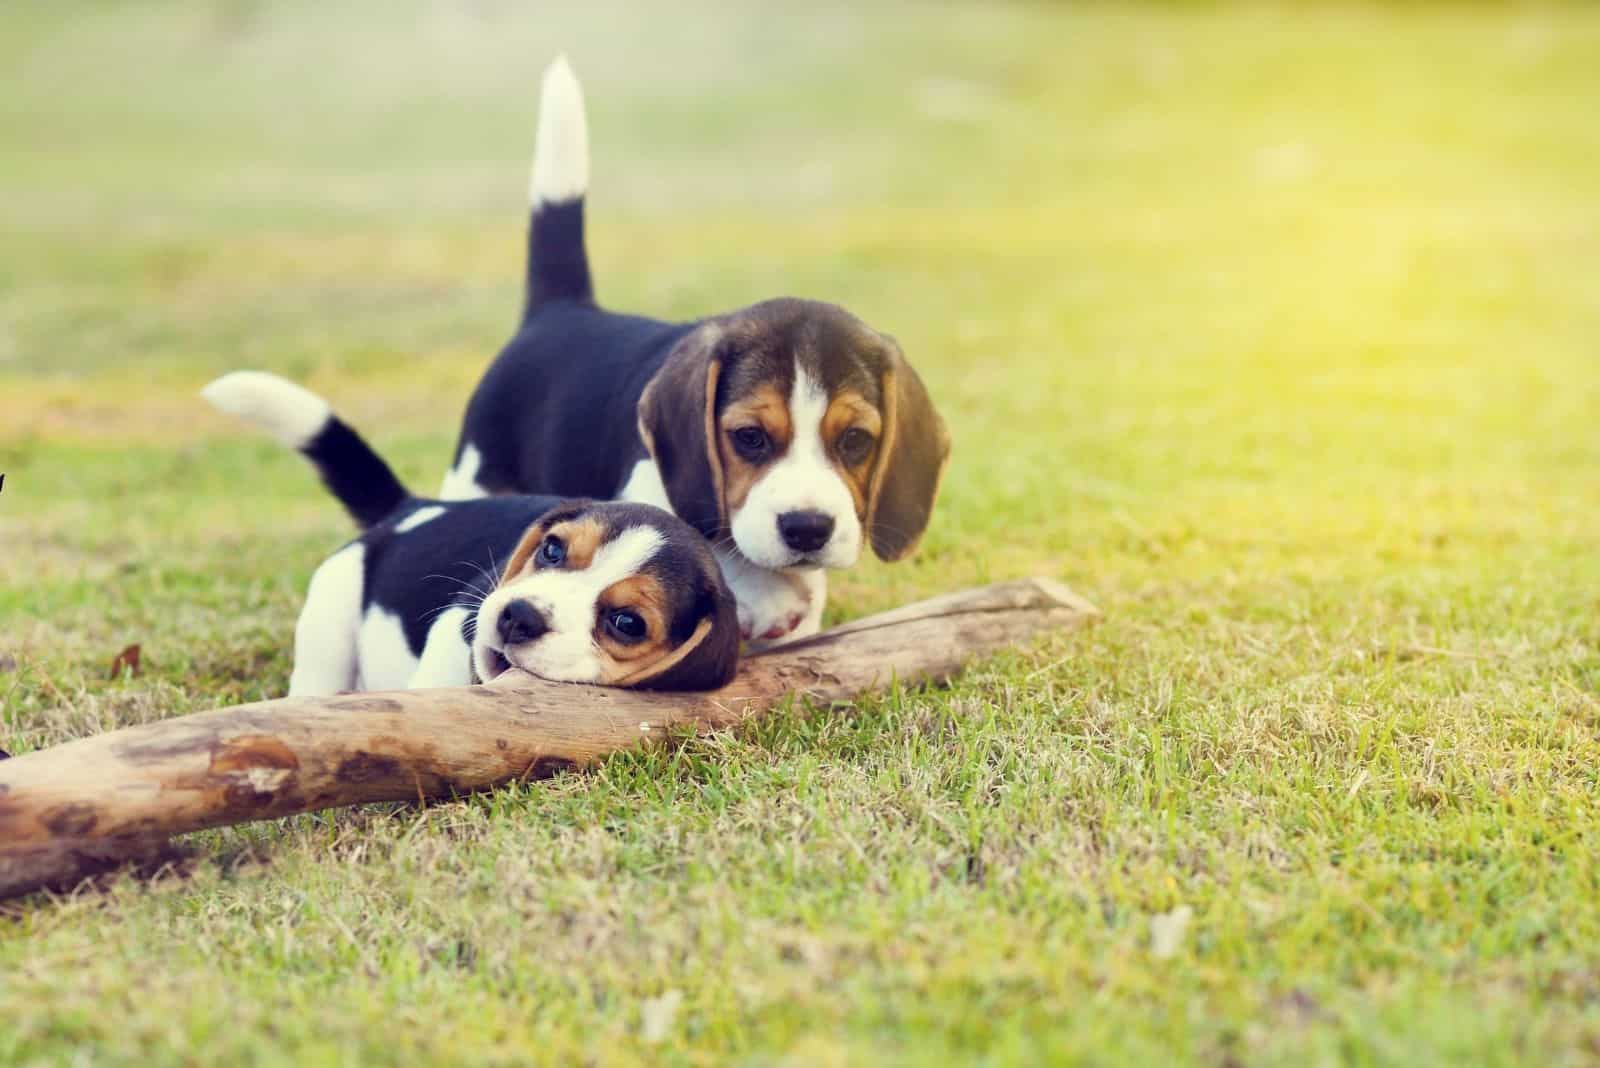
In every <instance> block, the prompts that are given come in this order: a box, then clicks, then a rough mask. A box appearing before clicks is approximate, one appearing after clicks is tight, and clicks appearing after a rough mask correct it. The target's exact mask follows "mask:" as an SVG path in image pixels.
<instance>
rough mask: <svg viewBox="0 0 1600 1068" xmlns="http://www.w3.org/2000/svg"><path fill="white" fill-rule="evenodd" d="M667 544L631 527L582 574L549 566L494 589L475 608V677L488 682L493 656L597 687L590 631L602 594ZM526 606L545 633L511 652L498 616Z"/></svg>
mask: <svg viewBox="0 0 1600 1068" xmlns="http://www.w3.org/2000/svg"><path fill="white" fill-rule="evenodd" d="M664 544H666V538H665V537H664V536H663V535H662V533H661V532H660V531H659V530H657V529H655V528H654V527H630V528H628V529H627V530H624V531H623V532H622V533H621V534H619V535H617V536H616V537H615V538H612V539H611V540H610V541H608V542H605V543H604V544H603V545H601V546H600V548H599V549H597V550H596V551H595V554H594V559H593V560H591V561H590V562H589V566H588V567H586V568H584V569H582V570H581V571H580V570H568V569H566V568H559V567H551V568H545V569H543V570H538V571H534V572H533V573H532V574H530V575H528V576H527V577H525V578H521V579H517V580H516V581H514V582H511V583H508V584H506V585H504V586H501V587H500V588H499V589H497V590H495V591H494V592H493V593H491V594H490V595H489V596H488V597H486V598H484V601H483V604H482V605H481V606H480V607H479V608H478V623H477V630H476V631H475V634H476V639H475V643H474V648H473V657H474V658H475V660H476V662H477V665H478V674H479V675H480V676H481V677H482V678H484V679H489V678H492V677H493V676H494V675H495V674H496V671H495V669H494V666H493V665H492V664H491V663H490V661H491V660H492V659H493V657H492V653H500V654H502V655H503V656H505V658H506V659H507V660H509V661H510V662H511V664H512V665H513V666H515V667H519V668H522V669H523V670H524V671H531V672H532V673H533V674H535V675H540V676H542V677H544V678H547V679H553V680H555V681H557V682H597V681H599V679H600V670H601V665H600V650H599V648H598V647H597V646H596V645H595V641H594V628H595V623H596V614H597V610H598V609H597V606H598V603H599V599H600V595H601V594H602V593H604V592H605V591H606V589H607V588H608V587H610V586H612V585H614V584H615V583H617V582H620V581H622V580H623V579H625V578H627V577H628V576H629V575H633V574H637V573H638V571H639V569H640V568H642V567H643V566H644V565H645V564H646V563H647V562H649V560H650V558H651V557H653V556H655V554H656V553H657V552H658V551H659V550H660V549H661V547H662V546H663V545H664ZM522 600H525V601H528V602H529V603H531V604H532V605H533V606H534V608H536V609H538V611H539V613H540V614H541V615H543V616H544V618H545V621H546V623H547V624H548V625H549V628H550V629H549V630H548V631H546V632H545V633H544V634H542V635H540V636H539V637H538V638H535V639H534V640H533V641H531V642H524V643H523V644H521V645H518V646H514V647H512V648H510V649H504V648H502V647H501V643H500V633H499V628H498V623H499V620H500V613H501V612H502V611H503V610H504V609H505V606H506V605H508V604H510V603H511V602H512V601H522Z"/></svg>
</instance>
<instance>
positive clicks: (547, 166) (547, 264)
mask: <svg viewBox="0 0 1600 1068" xmlns="http://www.w3.org/2000/svg"><path fill="white" fill-rule="evenodd" d="M588 191H589V126H588V122H587V120H585V119H584V115H583V89H582V88H581V87H580V86H579V85H578V76H577V75H576V74H573V73H572V67H571V65H570V64H568V63H567V57H566V56H557V57H556V60H555V62H554V63H552V64H550V66H549V67H548V68H546V70H545V72H544V85H543V87H542V89H541V90H540V99H539V133H538V136H537V137H536V138H535V141H534V149H533V176H532V178H531V179H530V181H529V188H528V198H529V199H530V200H531V201H532V202H533V217H532V219H531V220H530V222H529V223H528V293H527V298H526V303H525V304H524V306H523V309H522V317H523V319H524V320H526V319H527V317H528V316H529V315H531V314H532V313H533V310H534V309H535V308H537V307H538V306H539V305H541V304H543V303H545V302H546V301H552V300H575V301H579V302H581V303H584V304H592V303H593V302H594V287H593V285H592V284H591V283H590V281H589V254H588V253H587V252H586V251H585V250H584V247H583V197H584V194H585V193H587V192H588Z"/></svg>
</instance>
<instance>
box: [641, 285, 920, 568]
mask: <svg viewBox="0 0 1600 1068" xmlns="http://www.w3.org/2000/svg"><path fill="white" fill-rule="evenodd" d="M639 431H640V434H641V435H642V436H643V437H644V440H645V443H646V445H647V446H648V447H649V449H650V454H651V456H653V457H654V458H655V461H656V466H657V467H658V468H659V469H660V471H661V479H662V482H663V484H664V485H665V486H666V490H667V496H668V498H669V499H670V500H671V502H672V507H673V509H674V510H675V511H676V512H677V513H678V514H679V515H680V516H683V517H684V518H685V519H688V520H689V521H690V522H691V523H693V524H694V526H695V527H697V528H698V529H699V530H700V531H701V532H702V533H704V534H705V535H706V536H707V537H711V538H717V539H721V538H724V537H727V536H730V535H731V536H732V538H733V541H734V543H735V544H736V545H737V546H738V549H739V552H740V553H741V554H742V555H743V556H744V557H745V558H746V559H748V560H750V561H751V562H752V563H755V564H758V565H760V566H762V567H769V568H787V567H849V566H851V565H852V564H854V563H855V562H856V560H857V558H858V557H859V556H860V554H861V545H862V542H863V541H868V542H870V543H871V544H872V548H873V551H874V552H876V553H877V554H878V556H879V557H880V558H881V559H884V560H898V559H900V558H901V557H903V556H905V555H906V554H907V553H909V552H910V551H911V550H912V549H913V548H915V547H916V543H917V540H918V539H919V538H921V537H922V532H923V531H924V530H925V529H926V528H927V525H928V517H929V515H930V514H931V513H932V511H933V501H934V497H935V496H936V495H937V493H938V489H939V478H940V476H941V474H942V473H943V471H944V465H945V462H946V461H947V460H948V459H949V456H950V436H949V433H948V432H947V431H946V430H945V425H944V420H943V419H941V418H940V417H939V413H938V412H937V411H935V410H934V407H933V403H932V401H930V400H929V399H928V393H927V390H925V389H924V388H923V385H922V380H921V379H920V378H918V377H917V373H916V372H915V371H914V370H912V369H911V365H910V364H908V363H907V362H906V361H905V357H903V356H902V355H901V354H900V348H899V346H897V345H896V344H895V343H894V340H893V339H892V338H889V337H886V336H884V335H883V334H879V333H877V332H876V331H874V330H872V329H871V328H870V327H868V326H867V325H866V324H865V323H863V322H861V321H860V320H859V319H857V318H855V316H853V315H851V314H849V313H848V312H846V311H845V310H844V309H842V308H839V307H836V306H834V305H832V304H822V303H818V302H816V301H802V300H773V301H767V302H765V303H763V304H757V305H754V306H752V307H749V308H746V309H744V310H743V311H739V312H735V313H733V314H732V315H728V316H723V317H722V318H719V319H714V320H711V321H708V322H706V323H704V324H703V325H701V326H700V327H698V328H697V329H696V330H694V331H693V332H692V333H690V334H689V335H688V336H687V337H685V338H684V339H683V341H681V342H679V344H678V346H677V347H676V348H675V349H674V350H673V351H672V353H671V354H670V355H669V356H668V357H667V360H666V362H665V363H664V364H663V365H662V368H661V370H660V371H659V372H658V373H657V374H656V377H655V378H654V379H652V380H651V382H650V384H649V386H648V387H647V388H646V389H645V391H644V394H643V396H641V397H640V399H639Z"/></svg>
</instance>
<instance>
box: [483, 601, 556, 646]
mask: <svg viewBox="0 0 1600 1068" xmlns="http://www.w3.org/2000/svg"><path fill="white" fill-rule="evenodd" d="M549 629H550V622H549V620H547V619H545V617H544V613H543V612H540V611H539V610H538V609H537V608H535V607H534V606H533V604H532V602H529V601H511V602H509V603H508V604H507V605H506V606H505V607H504V608H502V609H501V610H500V618H499V619H498V620H496V621H495V630H497V631H499V632H500V640H501V641H502V642H504V643H505V647H506V648H507V649H509V648H511V647H512V646H513V645H521V644H523V643H524V642H531V641H533V640H535V639H537V638H539V637H541V636H542V635H543V634H544V633H545V632H546V631H548V630H549Z"/></svg>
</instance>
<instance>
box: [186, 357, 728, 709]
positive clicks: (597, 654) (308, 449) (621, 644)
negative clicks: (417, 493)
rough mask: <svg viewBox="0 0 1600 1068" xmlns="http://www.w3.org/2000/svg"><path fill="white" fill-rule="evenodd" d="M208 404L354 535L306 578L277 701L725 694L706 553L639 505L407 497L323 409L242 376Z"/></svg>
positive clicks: (723, 654) (718, 605) (724, 626)
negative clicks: (343, 694) (273, 447)
mask: <svg viewBox="0 0 1600 1068" xmlns="http://www.w3.org/2000/svg"><path fill="white" fill-rule="evenodd" d="M204 396H205V397H206V399H207V400H209V401H210V402H211V403H212V404H213V405H215V406H216V407H218V408H220V409H221V410H223V411H225V412H228V413H230V414H232V415H237V416H239V417H241V418H243V419H246V420H248V421H250V422H253V423H255V424H257V425H258V426H261V427H263V428H264V429H266V430H267V431H268V432H270V433H272V434H273V436H275V437H277V438H278V439H279V440H280V441H282V442H284V443H285V444H287V445H289V446H291V447H292V448H295V449H298V450H299V451H300V453H301V454H302V455H304V456H305V457H306V459H308V460H310V461H311V463H312V464H313V465H314V466H315V467H316V468H317V471H318V472H319V473H320V474H321V475H322V480H323V482H324V483H325V484H326V485H327V487H328V489H329V491H330V492H332V493H333V495H334V496H335V497H337V498H338V499H339V501H340V503H342V504H343V505H344V506H345V508H346V509H347V510H348V511H349V512H350V514H351V515H352V516H353V517H354V518H355V520H356V522H357V523H358V524H360V526H361V529H362V533H361V536H360V537H358V538H356V540H354V541H352V542H350V543H349V544H348V545H346V546H344V547H343V548H341V549H340V550H339V551H337V552H335V553H334V554H333V555H332V556H330V557H328V559H327V560H325V561H324V562H323V563H322V565H321V566H320V567H318V568H317V570H316V573H315V574H313V575H312V577H311V588H310V590H309V591H308V592H307V595H306V603H305V607H304V608H303V609H302V610H301V612H300V620H299V623H298V624H296V626H295V649H294V672H293V674H292V675H291V677H290V681H289V694H290V696H298V695H301V694H330V693H337V692H339V691H341V690H394V689H403V688H421V687H427V686H465V685H467V684H469V683H471V682H473V681H474V676H475V677H476V679H477V680H482V681H485V682H487V681H488V680H490V679H493V678H495V677H496V676H497V675H499V674H501V673H502V672H504V671H505V670H507V669H508V668H510V667H513V666H515V667H518V668H521V669H522V670H524V671H528V672H531V673H532V674H535V675H540V676H543V677H544V678H547V679H554V680H556V681H558V682H591V683H600V684H603V685H608V686H643V687H649V688H652V689H668V690H713V689H717V688H718V687H721V686H723V685H725V684H727V682H728V681H729V680H731V679H732V678H733V673H734V669H735V668H736V667H737V666H738V659H739V630H738V617H737V614H736V610H735V608H734V601H733V595H732V593H730V592H729V590H728V588H727V586H726V584H725V583H724V582H723V580H722V575H721V573H720V572H719V570H718V568H717V563H716V560H715V559H714V558H713V557H712V555H711V550H710V547H709V546H707V545H706V542H705V539H704V538H702V537H700V535H699V534H697V533H695V532H694V530H692V529H691V528H690V527H689V526H688V524H686V523H684V522H683V521H682V520H680V519H678V518H677V517H675V516H673V515H672V514H670V513H669V512H665V511H663V510H662V509H660V508H653V507H650V506H649V505H642V504H627V503H621V502H614V501H612V502H602V501H570V500H569V501H563V500H561V499H560V498H557V497H532V496H527V497H525V496H503V497H490V498H483V499H479V500H472V501H454V502H443V501H430V500H423V499H419V498H416V497H413V496H411V495H410V494H409V493H407V492H406V489H405V487H404V486H403V485H401V484H400V481H399V480H398V479H397V478H395V475H394V472H393V471H391V470H390V469H389V465H388V464H386V463H384V462H383V459H382V458H381V457H379V456H378V455H377V454H376V453H374V452H373V451H372V449H371V448H370V447H369V446H368V445H367V443H366V442H365V441H363V440H362V439H361V437H360V436H359V435H358V434H356V432H355V431H354V430H352V429H350V427H349V426H347V425H346V424H345V423H344V422H343V421H342V420H340V419H339V418H338V417H336V416H335V415H334V414H333V412H332V411H331V409H329V407H328V404H327V402H326V401H324V400H323V399H322V398H321V397H318V396H316V395H315V394H313V393H310V392H308V391H306V390H305V389H302V388H301V387H299V386H297V385H295V384H294V383H292V382H288V381H285V380H284V379H281V378H279V377H277V376H276V375H270V374H263V373H261V372H257V371H237V372H235V373H233V374H230V375H224V376H223V377H222V378H219V379H217V380H216V381H215V382H213V383H211V384H210V385H209V386H207V387H206V388H205V390H204Z"/></svg>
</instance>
